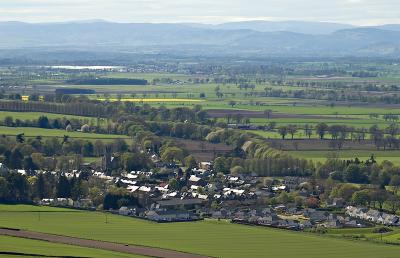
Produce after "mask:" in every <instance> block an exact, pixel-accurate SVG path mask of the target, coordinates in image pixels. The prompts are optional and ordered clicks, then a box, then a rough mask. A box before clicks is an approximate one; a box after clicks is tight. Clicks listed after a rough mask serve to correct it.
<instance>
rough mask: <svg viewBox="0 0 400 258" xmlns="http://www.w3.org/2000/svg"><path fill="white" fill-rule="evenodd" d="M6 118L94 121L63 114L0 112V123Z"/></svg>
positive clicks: (89, 118)
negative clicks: (44, 117) (42, 117)
mask: <svg viewBox="0 0 400 258" xmlns="http://www.w3.org/2000/svg"><path fill="white" fill-rule="evenodd" d="M8 116H10V117H12V118H13V119H14V121H15V120H16V119H20V120H33V119H38V118H39V117H40V116H47V118H49V119H56V118H63V117H65V118H67V119H71V118H75V119H82V120H85V119H86V120H91V119H94V118H91V117H84V116H73V115H63V114H53V113H41V112H10V111H0V121H3V120H4V118H6V117H8ZM94 121H95V120H94Z"/></svg>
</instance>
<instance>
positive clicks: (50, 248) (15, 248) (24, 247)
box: [0, 236, 141, 258]
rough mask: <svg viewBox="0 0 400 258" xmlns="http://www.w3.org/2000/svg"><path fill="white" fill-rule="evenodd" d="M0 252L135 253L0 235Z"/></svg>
mask: <svg viewBox="0 0 400 258" xmlns="http://www.w3.org/2000/svg"><path fill="white" fill-rule="evenodd" d="M0 252H13V253H19V254H26V255H25V256H24V255H7V254H0V256H1V257H30V256H56V257H66V256H71V257H74V256H75V257H96V258H109V257H117V258H118V257H120V258H125V257H126V258H128V257H130V258H135V257H141V256H136V255H130V254H124V253H117V252H111V251H106V250H100V249H94V248H84V247H78V246H71V245H64V244H54V243H49V242H45V241H38V240H31V239H24V238H17V237H8V236H0Z"/></svg>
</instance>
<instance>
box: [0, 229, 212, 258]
mask: <svg viewBox="0 0 400 258" xmlns="http://www.w3.org/2000/svg"><path fill="white" fill-rule="evenodd" d="M0 235H5V236H13V237H21V238H28V239H35V240H42V241H48V242H51V243H60V244H67V245H75V246H82V247H89V248H96V249H103V250H109V251H115V252H121V253H129V254H137V255H144V256H151V257H165V258H205V257H206V256H201V255H196V254H189V253H183V252H178V251H172V250H166V249H161V248H152V247H144V246H135V245H123V244H117V243H110V242H103V241H96V240H88V239H80V238H75V237H67V236H59V235H52V234H46V233H39V232H32V231H23V230H13V229H5V228H0Z"/></svg>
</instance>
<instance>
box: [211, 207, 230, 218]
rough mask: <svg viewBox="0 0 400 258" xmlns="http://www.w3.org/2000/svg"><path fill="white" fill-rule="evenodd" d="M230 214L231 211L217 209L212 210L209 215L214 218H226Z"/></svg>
mask: <svg viewBox="0 0 400 258" xmlns="http://www.w3.org/2000/svg"><path fill="white" fill-rule="evenodd" d="M230 216H231V212H230V211H229V210H226V209H220V210H218V211H214V212H213V213H212V214H211V217H212V218H214V219H228V218H229V217H230Z"/></svg>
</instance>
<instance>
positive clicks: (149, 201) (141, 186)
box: [0, 156, 400, 230]
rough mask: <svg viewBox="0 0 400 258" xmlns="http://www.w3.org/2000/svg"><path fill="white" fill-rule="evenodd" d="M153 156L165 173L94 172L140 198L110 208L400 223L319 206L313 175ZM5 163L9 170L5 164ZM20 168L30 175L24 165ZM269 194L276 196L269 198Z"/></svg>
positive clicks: (290, 225) (298, 223)
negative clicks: (225, 168) (217, 167)
mask: <svg viewBox="0 0 400 258" xmlns="http://www.w3.org/2000/svg"><path fill="white" fill-rule="evenodd" d="M108 158H109V159H110V160H109V161H110V162H106V163H107V164H104V165H103V167H104V166H111V165H112V162H111V161H112V160H114V158H113V157H108ZM152 158H153V159H154V162H155V163H157V164H158V167H162V171H163V172H162V173H160V172H157V173H155V172H154V171H130V172H126V171H125V172H123V173H122V174H120V175H119V176H111V175H107V173H105V172H104V171H101V169H100V170H98V171H96V170H91V171H90V176H91V177H94V178H98V179H99V180H102V181H104V182H107V183H108V184H110V185H115V186H118V187H119V188H123V189H125V190H126V191H127V192H129V193H130V194H131V195H132V196H134V197H135V198H136V199H137V203H135V204H134V205H130V204H129V203H128V202H127V203H126V204H121V205H119V206H120V207H116V208H110V209H107V210H105V212H110V213H113V214H119V215H122V216H130V217H135V218H142V219H146V220H151V221H155V222H160V223H166V222H184V221H196V220H203V219H216V220H229V221H231V222H232V223H238V224H248V225H257V226H266V227H274V228H281V229H289V230H312V229H316V228H363V227H370V226H373V225H375V224H377V225H384V226H400V220H399V217H398V216H396V215H392V214H388V213H384V212H379V211H378V210H374V209H369V208H365V207H358V206H357V207H355V206H351V203H348V202H346V201H345V200H344V199H343V198H332V199H330V200H329V201H328V203H327V204H326V205H324V206H319V205H316V204H315V203H313V202H315V201H318V186H317V189H312V188H313V186H312V185H311V184H312V182H310V178H301V177H282V178H270V179H267V182H265V180H266V179H265V178H264V182H261V181H260V180H261V179H260V178H259V177H257V176H256V175H249V174H235V175H232V174H229V175H221V174H217V173H215V172H214V171H213V163H212V162H200V163H199V164H198V166H197V167H196V168H193V169H190V170H186V171H183V169H184V168H180V167H179V166H177V165H176V164H164V163H162V162H161V161H159V159H158V157H157V156H153V157H152ZM103 160H104V159H103ZM0 168H1V169H2V170H4V169H5V168H4V166H3V165H1V166H0ZM17 172H18V173H20V174H26V171H24V170H18V171H17ZM37 173H43V172H37ZM47 173H54V174H55V173H56V172H47ZM80 173H81V172H79V171H77V170H74V171H71V172H69V173H65V176H66V177H67V178H70V179H72V178H76V177H79V176H80ZM293 192H296V194H297V197H296V200H290V198H289V197H288V195H289V194H290V193H293ZM265 199H269V200H274V201H273V203H271V202H269V203H266V202H265ZM286 199H287V200H286ZM299 203H301V204H302V205H300V204H299ZM38 204H40V205H48V206H56V207H67V208H75V209H85V210H96V207H95V206H94V205H93V202H92V200H90V199H79V200H75V201H74V200H72V199H71V198H44V199H42V200H40V201H39V202H38Z"/></svg>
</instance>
